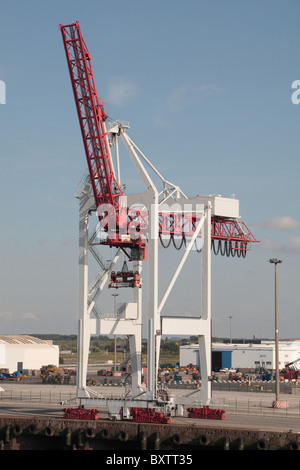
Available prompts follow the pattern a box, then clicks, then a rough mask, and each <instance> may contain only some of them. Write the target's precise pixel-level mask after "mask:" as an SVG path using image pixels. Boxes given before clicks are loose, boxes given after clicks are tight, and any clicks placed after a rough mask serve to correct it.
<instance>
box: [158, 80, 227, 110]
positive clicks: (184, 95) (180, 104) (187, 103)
mask: <svg viewBox="0 0 300 470" xmlns="http://www.w3.org/2000/svg"><path fill="white" fill-rule="evenodd" d="M218 91H220V89H219V88H218V87H215V86H212V85H200V86H194V85H181V86H180V87H178V88H176V89H175V90H174V91H173V92H172V93H171V94H170V95H169V96H168V97H167V99H166V103H167V105H168V107H169V109H170V111H171V112H175V111H179V110H180V109H184V108H189V107H191V106H193V105H195V104H196V103H198V102H199V101H200V100H201V99H202V98H203V97H204V96H207V95H211V94H214V93H216V92H218Z"/></svg>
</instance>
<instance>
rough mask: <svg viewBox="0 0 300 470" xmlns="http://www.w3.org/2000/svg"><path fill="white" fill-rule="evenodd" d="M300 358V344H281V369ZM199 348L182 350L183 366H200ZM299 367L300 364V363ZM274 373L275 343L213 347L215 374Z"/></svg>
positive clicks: (186, 346) (216, 344)
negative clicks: (230, 371) (237, 371)
mask: <svg viewBox="0 0 300 470" xmlns="http://www.w3.org/2000/svg"><path fill="white" fill-rule="evenodd" d="M299 358H300V340H294V341H293V340H291V341H279V368H283V367H284V366H285V365H286V364H288V363H290V362H293V361H295V360H297V359H299ZM199 359H200V356H199V347H198V344H188V345H184V346H181V347H180V366H181V367H186V366H187V365H189V364H193V365H195V366H198V365H199V363H200V362H199ZM299 364H300V363H299ZM260 367H264V368H265V369H275V343H274V341H262V342H260V343H241V344H239V343H213V344H212V370H213V371H215V372H217V371H218V370H220V369H223V368H227V369H240V370H243V369H257V368H260Z"/></svg>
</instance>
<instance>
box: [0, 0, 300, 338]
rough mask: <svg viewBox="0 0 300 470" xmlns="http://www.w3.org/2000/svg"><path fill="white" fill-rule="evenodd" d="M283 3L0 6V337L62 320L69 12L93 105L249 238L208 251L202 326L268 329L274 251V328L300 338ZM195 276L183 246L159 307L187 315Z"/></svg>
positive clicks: (71, 323)
mask: <svg viewBox="0 0 300 470" xmlns="http://www.w3.org/2000/svg"><path fill="white" fill-rule="evenodd" d="M299 14H300V4H299V2H298V1H296V0H289V1H287V2H286V1H275V2H274V1H268V0H266V1H264V2H259V1H252V2H246V1H237V0H236V1H233V0H232V1H231V0H229V1H221V0H216V1H201V0H198V1H195V0H188V1H186V2H181V1H177V0H173V1H171V0H164V1H156V0H154V1H152V2H144V1H135V0H133V1H130V0H129V1H128V2H123V1H122V2H121V1H119V0H116V1H115V2H113V3H110V2H102V1H93V0H87V1H86V2H85V3H83V2H79V1H76V0H75V1H56V0H54V1H51V2H50V1H49V2H48V1H43V2H42V1H38V0H35V1H33V0H28V1H18V0H16V1H13V0H12V1H4V0H3V1H2V5H1V17H0V80H2V81H4V83H5V86H6V103H5V104H0V123H1V141H0V214H1V222H2V223H1V226H2V230H1V232H0V240H1V269H0V282H1V288H0V292H1V295H0V299H1V301H0V331H1V332H2V333H4V334H8V333H11V334H13V333H71V332H76V329H77V322H76V320H77V298H78V289H77V253H78V248H77V245H78V231H77V227H78V220H77V215H78V212H77V201H76V199H75V198H74V194H75V191H76V189H77V187H78V184H79V182H80V180H81V178H82V175H83V173H84V172H85V171H86V162H85V155H84V152H83V146H82V142H81V136H80V132H79V126H78V122H77V115H76V112H75V105H74V101H73V96H72V90H71V84H70V80H69V76H68V71H67V65H66V60H65V55H64V50H63V44H62V39H61V35H60V31H59V24H60V23H62V24H68V23H72V22H74V21H77V20H78V21H79V22H80V25H81V30H82V33H83V36H84V39H85V41H86V43H87V46H88V48H89V51H90V53H91V56H92V64H93V69H94V73H95V79H96V84H97V89H98V93H99V95H100V96H101V97H102V98H104V99H105V101H106V109H107V112H108V114H109V115H110V116H111V117H112V118H114V119H120V120H126V121H129V122H130V131H129V135H130V136H131V137H132V138H133V139H134V140H135V142H136V143H137V144H138V146H139V147H140V148H141V149H142V150H143V152H144V153H145V154H146V155H147V156H148V157H149V158H150V160H151V161H152V162H153V163H154V164H155V165H156V166H157V168H158V169H159V170H160V171H161V172H162V173H163V174H164V175H165V176H166V178H168V179H169V180H170V181H173V182H174V183H176V184H178V185H179V186H180V187H181V188H182V190H183V191H184V192H185V193H186V194H188V195H190V196H193V195H196V194H221V195H222V196H224V197H230V196H231V195H232V194H235V195H236V197H237V198H238V199H239V200H240V213H241V218H242V220H243V221H244V222H245V223H246V224H247V225H248V226H249V228H250V229H251V231H252V232H253V233H254V235H255V237H256V238H257V239H258V240H260V244H259V245H256V246H253V250H252V251H251V252H250V253H249V254H248V256H247V257H246V259H245V260H244V259H235V258H234V259H228V258H222V257H220V256H213V273H212V281H213V284H212V294H213V297H212V315H213V334H214V335H216V336H220V335H227V336H228V335H229V318H228V317H229V315H231V316H232V317H233V319H232V333H233V335H234V336H238V337H252V336H253V335H257V336H258V337H273V336H274V267H273V266H271V265H270V264H269V263H268V260H269V259H270V258H272V257H277V258H280V259H283V260H284V262H283V264H282V265H280V267H279V315H280V321H279V334H280V337H300V320H299V313H300V311H299V310H300V309H299V287H298V285H299V256H300V213H299V199H300V198H299V196H300V194H299V192H300V190H299V169H300V163H299V135H300V133H299V131H300V104H299V105H295V104H293V103H292V100H291V96H292V93H293V91H294V90H292V88H291V85H292V82H293V81H295V80H300V57H299V40H300V33H299V24H298V19H299ZM126 158H127V157H126ZM124 166H125V164H124ZM123 175H124V177H123V181H124V182H125V183H126V185H127V189H128V192H134V191H135V190H136V189H137V188H138V180H137V179H136V178H135V176H134V175H133V174H132V172H131V171H129V170H127V169H126V166H125V168H124V167H123ZM161 256H162V257H161V260H162V262H163V261H164V260H165V259H171V260H173V259H174V256H175V255H174V252H173V251H169V252H168V253H166V252H164V253H163V254H162V255H161ZM168 257H169V258H168ZM198 271H199V258H196V257H192V259H190V260H189V264H188V265H187V268H186V272H184V273H183V275H182V278H180V280H179V284H178V289H176V292H175V294H174V297H173V298H172V299H170V302H169V303H168V304H167V305H166V309H167V313H176V314H179V313H181V312H182V313H183V314H186V313H187V312H190V313H195V312H196V311H197V302H198V300H197V296H196V294H195V292H197V282H199V279H198V274H197V273H198ZM191 279H192V282H191ZM109 302H110V303H111V306H112V305H113V303H112V301H111V300H110V299H109V300H108V303H109Z"/></svg>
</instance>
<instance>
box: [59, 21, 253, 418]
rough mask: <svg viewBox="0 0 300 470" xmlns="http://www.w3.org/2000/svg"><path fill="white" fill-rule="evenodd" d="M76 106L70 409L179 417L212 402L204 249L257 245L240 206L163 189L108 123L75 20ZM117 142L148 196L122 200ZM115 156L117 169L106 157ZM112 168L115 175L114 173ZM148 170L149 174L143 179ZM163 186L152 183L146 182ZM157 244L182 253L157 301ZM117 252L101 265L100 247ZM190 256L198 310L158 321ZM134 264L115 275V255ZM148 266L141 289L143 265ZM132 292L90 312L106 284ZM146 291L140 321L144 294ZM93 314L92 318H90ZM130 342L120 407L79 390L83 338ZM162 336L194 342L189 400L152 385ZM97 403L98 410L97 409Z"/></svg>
mask: <svg viewBox="0 0 300 470" xmlns="http://www.w3.org/2000/svg"><path fill="white" fill-rule="evenodd" d="M60 30H61V33H62V38H63V43H64V47H65V52H66V57H67V63H68V67H69V72H70V78H71V83H72V88H73V92H74V99H75V103H76V108H77V113H78V118H79V123H80V128H81V134H82V139H83V145H84V149H85V154H86V159H87V166H88V175H87V176H86V178H85V180H84V182H83V184H82V186H81V188H80V191H79V192H78V195H77V197H78V200H79V326H78V373H77V402H78V404H80V405H86V404H88V405H90V403H91V400H92V402H93V406H97V404H99V406H100V405H103V404H105V405H107V407H108V410H109V413H110V415H111V416H114V417H120V409H121V410H122V413H121V415H122V416H123V417H124V416H128V414H129V409H130V407H134V406H139V407H141V406H145V407H157V406H158V405H159V406H164V407H167V408H168V409H169V410H172V413H174V414H178V415H180V414H182V413H183V410H184V406H191V405H195V404H201V405H208V404H210V403H211V388H210V380H209V377H210V374H211V251H213V252H214V253H215V254H218V253H220V254H222V255H227V256H235V255H236V256H238V257H245V255H246V253H247V251H248V250H249V248H250V245H251V243H253V242H256V240H255V238H254V237H253V235H252V234H251V232H250V231H249V229H248V228H247V227H246V225H245V224H244V223H243V222H242V221H240V219H239V202H238V200H236V199H232V198H222V197H220V196H195V197H187V196H186V195H185V194H184V193H183V192H182V190H181V189H180V188H179V187H178V186H177V185H175V184H172V183H170V182H169V181H168V180H167V179H165V178H164V177H163V176H162V175H161V173H160V172H159V171H158V170H157V169H156V168H155V167H154V165H153V164H152V163H151V162H150V160H149V159H148V158H147V157H146V156H145V155H144V154H143V153H142V151H141V150H140V149H139V148H138V147H137V145H136V144H135V143H134V141H133V140H132V139H131V138H130V137H129V136H128V135H127V132H126V131H127V128H128V127H129V126H128V124H126V123H123V122H119V121H112V120H110V118H109V117H108V116H107V115H106V113H105V109H104V104H103V102H102V101H101V100H100V99H99V98H98V95H97V91H96V86H95V80H94V75H93V71H92V65H91V57H90V54H89V51H88V49H87V47H86V44H85V42H84V40H83V38H82V35H81V31H80V26H79V23H78V22H77V23H74V24H70V25H65V26H63V25H60ZM119 139H121V141H122V142H123V144H124V147H125V149H126V150H127V152H128V154H129V156H130V158H131V160H132V162H133V163H134V165H135V167H136V169H137V171H138V173H139V175H140V178H141V180H142V182H143V183H144V186H145V192H143V193H138V194H130V193H129V194H125V192H124V191H123V190H122V187H121V183H120V159H119ZM113 151H114V153H115V165H114V164H113V161H114V159H113V157H112V153H113ZM115 167H116V171H115ZM150 173H151V175H150ZM152 175H153V176H155V178H157V179H158V180H159V184H160V187H159V188H158V187H157V185H156V184H154V180H153V176H152ZM92 214H97V217H98V223H97V227H96V229H95V230H94V231H93V232H92V233H91V234H90V232H89V221H90V218H91V215H92ZM159 243H161V244H162V245H163V246H164V247H168V246H169V244H170V243H172V244H174V246H175V247H176V248H177V249H180V248H181V247H183V248H182V249H183V254H182V257H181V260H180V262H179V264H178V266H177V268H176V269H175V271H174V273H173V274H172V276H171V279H170V282H169V284H168V286H167V288H166V290H165V292H164V294H163V296H162V298H161V299H159V290H158V288H159V285H160V279H159V273H160V267H159V250H158V245H159ZM105 246H106V247H107V246H109V247H111V249H112V250H113V251H114V252H115V255H114V257H113V259H112V260H110V261H109V262H108V261H106V260H105V259H104V258H103V256H102V254H101V252H100V249H101V247H103V248H104V247H105ZM192 251H199V252H201V255H200V256H201V281H200V288H201V311H199V315H198V317H197V318H194V317H191V318H187V317H176V321H174V318H171V317H169V316H164V311H163V309H164V305H165V303H166V301H167V299H168V298H169V296H170V294H171V292H172V289H173V286H174V284H175V282H176V280H177V278H178V276H179V274H180V272H181V270H182V268H183V266H184V264H185V262H186V260H187V257H188V256H189V254H190V253H191V252H192ZM90 253H91V254H92V255H93V257H94V258H95V259H96V261H97V263H98V267H99V275H98V276H97V277H96V278H95V279H94V280H93V282H92V283H91V284H90V285H89V283H88V273H89V254H90ZM121 255H122V256H124V255H125V257H126V259H127V260H128V262H130V263H132V269H131V270H130V271H126V266H127V262H126V263H124V264H123V269H122V271H118V272H117V274H116V266H117V263H118V261H119V260H120V259H121V258H120V257H121ZM144 264H147V268H148V272H147V283H146V284H147V285H146V286H145V285H144V284H143V276H142V267H143V266H144ZM107 285H108V287H109V288H112V287H130V288H131V290H132V301H131V302H125V303H124V302H123V303H121V304H118V308H117V309H116V310H115V311H114V313H113V314H110V315H103V314H99V313H98V312H97V308H96V302H97V300H98V298H99V296H100V294H101V293H103V292H104V288H105V286H107ZM145 288H146V293H147V299H146V301H145V302H144V303H145V306H146V307H145V312H144V314H143V315H142V313H143V312H142V309H143V308H142V306H143V304H144V303H143V302H142V293H143V292H144V291H145ZM92 314H93V315H92ZM145 323H146V326H147V335H148V337H147V338H148V342H147V355H148V362H147V384H146V386H145V385H144V384H142V383H141V340H142V325H143V324H145ZM92 334H98V335H102V334H103V335H108V334H114V335H127V336H128V337H129V344H130V359H131V372H132V386H131V390H130V393H129V395H125V396H124V398H120V399H119V400H114V399H106V398H104V397H101V396H99V395H96V396H95V394H94V392H93V391H92V390H91V389H89V388H88V387H87V386H86V377H87V365H88V352H89V344H90V336H91V335H92ZM162 335H180V336H183V335H198V337H199V350H200V367H201V388H200V389H198V390H196V392H195V393H194V394H192V395H191V396H186V397H173V398H171V397H170V395H169V394H168V392H166V390H163V389H161V388H160V386H159V384H158V383H157V371H158V364H159V350H160V338H161V336H162ZM95 403H96V404H95Z"/></svg>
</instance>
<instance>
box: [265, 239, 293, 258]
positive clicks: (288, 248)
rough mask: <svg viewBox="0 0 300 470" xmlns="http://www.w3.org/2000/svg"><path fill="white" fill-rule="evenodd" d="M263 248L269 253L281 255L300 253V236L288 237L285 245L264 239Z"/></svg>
mask: <svg viewBox="0 0 300 470" xmlns="http://www.w3.org/2000/svg"><path fill="white" fill-rule="evenodd" d="M261 247H262V248H263V249H264V250H267V251H273V252H280V253H294V254H298V253H300V236H297V237H288V239H287V241H286V242H284V243H278V242H273V241H272V240H270V238H264V239H263V240H262V242H261Z"/></svg>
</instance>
